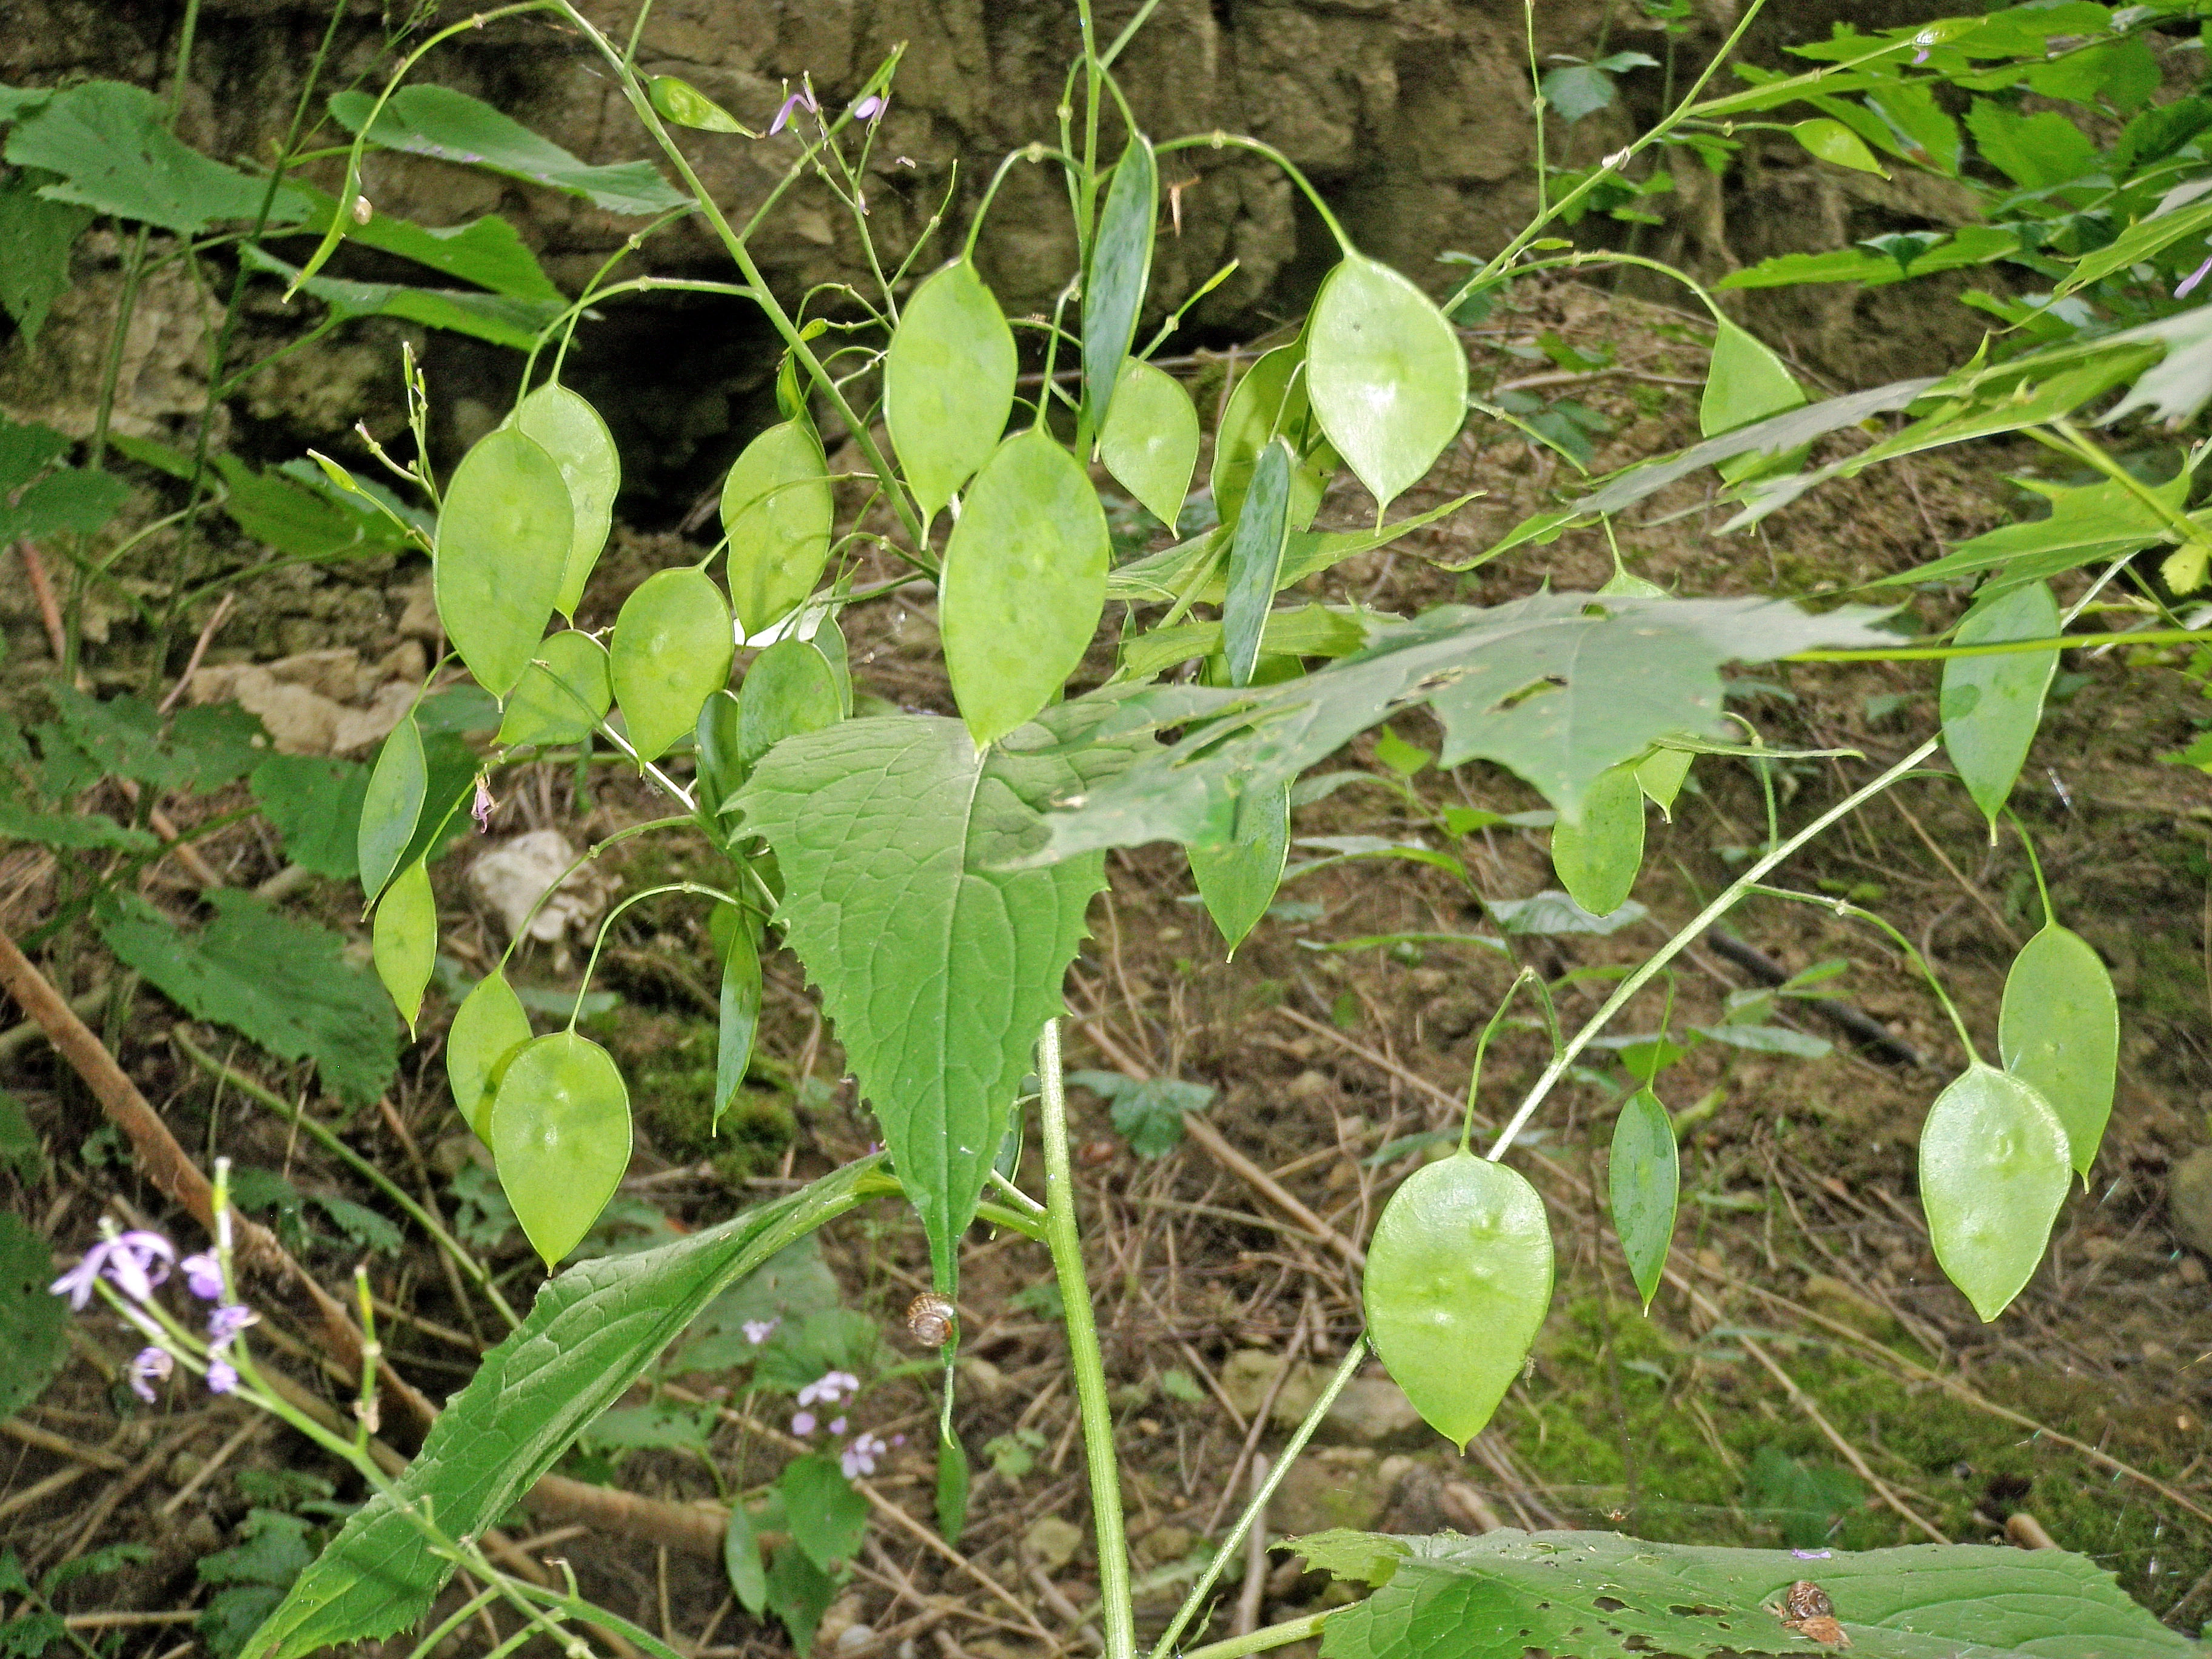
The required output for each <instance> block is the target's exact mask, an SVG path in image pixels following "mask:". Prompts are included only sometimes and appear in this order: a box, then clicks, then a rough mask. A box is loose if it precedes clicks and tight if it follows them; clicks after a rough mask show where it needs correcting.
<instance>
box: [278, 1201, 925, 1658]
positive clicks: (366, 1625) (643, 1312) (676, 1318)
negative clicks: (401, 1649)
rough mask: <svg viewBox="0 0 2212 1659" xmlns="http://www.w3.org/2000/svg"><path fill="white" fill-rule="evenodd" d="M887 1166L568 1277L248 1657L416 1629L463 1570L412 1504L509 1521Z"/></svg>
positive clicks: (449, 1524)
mask: <svg viewBox="0 0 2212 1659" xmlns="http://www.w3.org/2000/svg"><path fill="white" fill-rule="evenodd" d="M881 1162H882V1160H881V1159H880V1158H863V1159H861V1160H860V1162H859V1163H856V1164H847V1165H846V1166H845V1167H844V1168H843V1169H842V1170H836V1171H834V1172H833V1173H831V1174H829V1175H827V1176H823V1178H822V1179H821V1180H819V1181H817V1182H814V1184H813V1185H811V1187H807V1188H804V1189H803V1190H801V1191H799V1192H797V1193H793V1194H792V1195H791V1196H790V1197H788V1198H786V1199H781V1200H778V1201H776V1202H775V1203H774V1204H770V1205H767V1206H763V1207H762V1208H760V1209H757V1210H754V1211H751V1212H748V1213H746V1214H744V1215H741V1216H738V1217H736V1218H733V1219H732V1220H729V1221H726V1222H724V1223H722V1224H721V1225H720V1226H718V1227H714V1228H710V1229H708V1230H707V1231H702V1232H698V1233H694V1234H692V1235H691V1236H690V1237H688V1238H683V1239H679V1240H678V1241H677V1242H676V1243H673V1244H666V1245H663V1246H662V1247H660V1248H659V1249H654V1250H646V1251H641V1252H638V1253H635V1254H633V1255H617V1256H600V1257H595V1258H593V1259H592V1260H591V1261H585V1262H582V1263H580V1264H579V1265H578V1266H576V1267H573V1268H571V1269H569V1270H568V1272H567V1273H563V1274H562V1275H561V1276H560V1277H559V1278H558V1279H555V1280H553V1282H552V1283H551V1284H550V1285H547V1286H546V1287H545V1288H544V1290H543V1291H539V1292H538V1299H537V1301H536V1302H535V1303H533V1304H532V1306H531V1310H530V1316H529V1317H528V1318H526V1319H525V1320H524V1321H523V1322H522V1324H521V1327H520V1328H519V1329H517V1330H516V1331H515V1333H514V1334H513V1335H512V1336H510V1337H508V1338H507V1340H505V1341H504V1342H502V1343H501V1344H500V1345H499V1346H497V1347H495V1348H494V1349H493V1350H492V1351H491V1352H489V1353H488V1354H486V1355H485V1356H484V1360H483V1366H482V1367H481V1368H480V1369H479V1370H477V1374H476V1376H475V1378H474V1379H473V1380H472V1381H471V1383H469V1385H468V1387H467V1388H465V1389H463V1390H462V1391H461V1392H460V1393H459V1395H455V1396H454V1397H453V1400H452V1401H449V1402H448V1403H447V1407H446V1410H445V1413H444V1414H443V1415H441V1417H440V1418H439V1419H438V1421H437V1422H436V1424H435V1425H433V1426H432V1428H431V1430H430V1436H429V1438H428V1439H427V1440H426V1441H424V1442H423V1444H422V1452H421V1454H420V1455H417V1456H416V1459H415V1462H414V1463H413V1464H412V1465H411V1466H410V1468H408V1470H407V1472H406V1474H404V1475H402V1476H401V1477H400V1479H399V1480H398V1485H397V1487H396V1489H395V1491H394V1492H393V1494H392V1497H391V1498H382V1497H380V1498H373V1499H371V1500H370V1502H368V1504H364V1505H363V1506H362V1509H361V1510H358V1511H357V1512H356V1514H355V1515H354V1516H353V1518H352V1519H351V1520H349V1521H348V1522H346V1525H345V1529H344V1530H343V1532H341V1533H340V1534H338V1536H337V1538H336V1539H335V1540H333V1541H331V1546H330V1547H329V1548H328V1549H326V1550H325V1551H324V1552H323V1554H322V1557H321V1559H319V1560H318V1561H317V1562H316V1563H315V1564H314V1565H313V1566H312V1567H310V1568H308V1569H307V1571H306V1572H304V1573H302V1574H301V1576H300V1579H299V1582H298V1583H295V1584H294V1585H293V1587H292V1589H291V1593H290V1594H289V1595H287V1596H286V1597H285V1598H284V1601H283V1605H282V1606H281V1607H278V1608H277V1609H276V1612H275V1613H272V1614H271V1615H270V1618H269V1620H268V1621H267V1622H266V1623H265V1624H264V1625H263V1626H261V1628H260V1629H259V1630H258V1631H257V1632H254V1635H253V1638H252V1640H251V1641H250V1642H248V1643H247V1644H246V1649H245V1655H246V1659H295V1656H301V1655H306V1654H310V1653H315V1652H318V1651H320V1650H324V1649H326V1648H329V1647H331V1646H333V1645H335V1644H338V1643H342V1642H351V1641H358V1640H362V1639H365V1638H375V1637H380V1636H388V1635H390V1634H391V1633H392V1632H394V1631H398V1630H401V1629H404V1628H405V1627H406V1626H409V1625H410V1624H412V1623H414V1621H415V1620H416V1619H418V1618H420V1617H421V1616H422V1614H423V1613H425V1612H427V1611H428V1608H429V1606H430V1603H431V1601H432V1599H433V1598H434V1597H435V1595H437V1593H438V1589H439V1588H440V1587H441V1585H442V1584H444V1583H445V1582H446V1580H447V1577H449V1576H450V1575H451V1574H452V1572H453V1566H452V1565H451V1564H450V1563H448V1562H447V1561H444V1560H441V1559H439V1558H438V1557H437V1556H436V1555H435V1554H434V1553H432V1551H431V1547H430V1545H429V1543H428V1541H427V1540H426V1539H424V1537H423V1536H422V1534H421V1533H420V1532H418V1531H416V1528H415V1527H414V1526H413V1525H412V1524H411V1523H410V1522H409V1521H408V1520H407V1518H406V1517H405V1516H404V1515H402V1514H400V1513H398V1505H399V1504H423V1503H425V1502H427V1503H428V1505H429V1506H430V1508H431V1510H432V1512H433V1513H434V1514H435V1516H436V1517H437V1522H438V1525H439V1526H440V1527H441V1528H443V1529H444V1530H445V1531H446V1532H447V1534H448V1535H453V1534H459V1535H462V1536H467V1537H473V1536H474V1535H476V1534H477V1533H479V1532H481V1531H482V1530H483V1528H486V1527H489V1526H492V1525H495V1524H496V1523H497V1522H498V1521H499V1518H500V1517H501V1516H502V1515H504V1514H505V1513H506V1512H507V1509H508V1508H509V1506H510V1505H512V1504H513V1503H514V1501H515V1499H516V1498H520V1497H521V1496H522V1495H523V1494H524V1493H525V1492H527V1491H528V1490H529V1488H530V1486H531V1485H532V1482H534V1481H535V1480H537V1479H538V1476H539V1475H541V1474H544V1473H545V1471H546V1470H547V1469H549V1468H551V1467H552V1465H553V1462H554V1460H555V1459H556V1458H557V1457H559V1456H560V1455H561V1454H562V1452H563V1451H564V1450H566V1449H568V1445H569V1444H570V1443H571V1442H573V1441H574V1439H575V1437H576V1436H577V1435H578V1434H579V1433H580V1432H581V1431H583V1430H584V1428H585V1427H586V1426H587V1425H589V1424H590V1423H591V1422H592V1419H594V1418H596V1417H597V1416H599V1413H601V1412H603V1411H605V1409H606V1408H607V1407H609V1406H611V1405H612V1404H613V1403H614V1402H615V1401H617V1399H619V1398H620V1397H621V1396H622V1395H623V1391H624V1390H626V1389H629V1386H630V1384H631V1383H635V1381H636V1380H637V1379H638V1377H639V1376H641V1375H642V1374H643V1372H644V1370H645V1368H646V1367H647V1365H649V1364H652V1363H653V1358H654V1356H656V1355H657V1354H659V1352H660V1351H661V1350H662V1349H663V1348H665V1347H666V1346H668V1344H669V1343H670V1342H671V1341H673V1340H675V1339H676V1337H677V1336H678V1334H680V1333H681V1332H682V1331H683V1329H684V1327H685V1326H686V1325H688V1324H690V1322H691V1321H692V1319H693V1318H694V1317H695V1316H696V1315H697V1314H698V1313H699V1312H700V1310H702V1309H703V1308H705V1307H706V1305H707V1304H708V1303H710V1302H712V1301H713V1300H714V1298H715V1297H717V1296H719V1295H720V1294H721V1293H722V1292H723V1291H725V1290H726V1289H728V1288H729V1286H730V1285H733V1284H735V1283H736V1282H737V1281H738V1279H742V1278H743V1277H744V1275H745V1274H747V1273H750V1272H751V1271H752V1270H753V1269H754V1268H756V1267H759V1266H760V1265H761V1264H762V1263H763V1262H764V1261H767V1260H768V1259H769V1257H770V1256H772V1255H775V1253H776V1252H777V1251H778V1250H781V1249H783V1248H784V1247H785V1246H787V1245H788V1244H791V1243H793V1242H795V1241H796V1240H798V1239H799V1238H802V1237H805V1236H806V1235H807V1234H808V1233H810V1232H811V1231H814V1229H816V1228H817V1227H819V1226H821V1225H823V1223H824V1222H827V1221H829V1220H831V1219H834V1218H836V1217H837V1216H840V1215H842V1214H843V1213H844V1212H846V1211H847V1210H849V1209H851V1208H852V1207H853V1206H854V1205H855V1204H857V1203H859V1202H860V1201H861V1200H863V1199H864V1198H866V1197H867V1196H870V1195H872V1192H873V1191H881V1190H883V1188H884V1182H883V1180H882V1177H881V1175H880V1173H879V1170H880V1164H881Z"/></svg>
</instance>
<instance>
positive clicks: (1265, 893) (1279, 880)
mask: <svg viewBox="0 0 2212 1659" xmlns="http://www.w3.org/2000/svg"><path fill="white" fill-rule="evenodd" d="M1290 851H1291V786H1290V785H1289V784H1287V783H1286V784H1285V785H1283V787H1281V788H1280V789H1279V790H1275V791H1271V792H1270V793H1268V795H1267V798H1266V799H1261V800H1247V801H1245V802H1244V803H1243V805H1242V807H1241V808H1240V809H1239V811H1238V813H1237V839H1236V840H1235V841H1233V842H1229V843H1227V844H1226V845H1225V846H1221V847H1193V848H1190V849H1189V855H1190V873H1191V875H1192V876H1193V878H1195V879H1196V881H1197V883H1198V896H1200V898H1202V899H1204V900H1205V901H1206V915H1209V916H1212V918H1213V925H1214V926H1215V927H1218V928H1219V929H1220V930H1221V937H1222V939H1224V940H1225V941H1226V942H1227V944H1228V946H1229V954H1230V956H1231V957H1235V956H1236V954H1237V946H1238V945H1242V944H1243V942H1244V936H1245V934H1247V933H1250V932H1251V931H1252V929H1253V928H1254V927H1256V926H1258V924H1259V921H1260V918H1261V916H1264V915H1267V907H1268V906H1269V905H1271V904H1273V902H1275V890H1276V889H1277V888H1278V887H1280V886H1281V885H1282V884H1283V866H1284V864H1285V861H1286V860H1288V858H1289V856H1290Z"/></svg>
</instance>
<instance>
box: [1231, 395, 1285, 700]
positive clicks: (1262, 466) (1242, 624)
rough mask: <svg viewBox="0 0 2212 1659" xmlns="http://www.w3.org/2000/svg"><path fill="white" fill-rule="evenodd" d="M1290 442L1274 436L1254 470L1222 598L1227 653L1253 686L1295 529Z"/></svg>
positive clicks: (1237, 678)
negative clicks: (1291, 536) (1269, 617)
mask: <svg viewBox="0 0 2212 1659" xmlns="http://www.w3.org/2000/svg"><path fill="white" fill-rule="evenodd" d="M1294 467H1295V462H1294V461H1293V459H1292V458H1291V446H1290V441H1289V440H1287V439H1285V438H1273V439H1270V440H1269V441H1268V442H1267V447H1266V448H1265V449H1263V450H1261V452H1260V459H1259V461H1258V463H1257V464H1256V465H1255V466H1254V467H1253V469H1252V483H1251V487H1250V488H1249V489H1247V490H1246V491H1245V492H1244V500H1243V504H1242V505H1241V506H1240V507H1239V508H1238V509H1237V527H1236V530H1235V531H1234V532H1232V533H1231V536H1230V538H1229V569H1228V571H1227V573H1226V574H1225V578H1224V580H1225V592H1224V596H1223V599H1222V601H1221V655H1222V660H1223V662H1224V664H1225V665H1226V667H1227V668H1228V670H1229V683H1230V684H1231V685H1249V684H1251V683H1252V671H1253V669H1254V668H1255V666H1256V665H1258V663H1259V660H1260V641H1261V635H1264V634H1265V633H1266V632H1267V613H1268V611H1270V610H1271V609H1272V608H1273V605H1274V603H1275V588H1276V585H1277V582H1278V580H1279V578H1280V577H1281V575H1282V572H1283V549H1284V547H1285V545H1286V544H1288V541H1289V538H1290V532H1291V521H1290V511H1291V472H1292V471H1293V470H1294Z"/></svg>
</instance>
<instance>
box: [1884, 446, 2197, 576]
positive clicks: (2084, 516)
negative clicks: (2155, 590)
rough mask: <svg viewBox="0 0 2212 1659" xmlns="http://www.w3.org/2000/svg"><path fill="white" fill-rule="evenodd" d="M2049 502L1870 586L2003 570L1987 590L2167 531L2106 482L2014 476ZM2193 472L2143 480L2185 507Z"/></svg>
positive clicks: (2117, 554)
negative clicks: (2033, 515) (2041, 510)
mask: <svg viewBox="0 0 2212 1659" xmlns="http://www.w3.org/2000/svg"><path fill="white" fill-rule="evenodd" d="M2015 483H2019V484H2020V485H2021V487H2023V488H2024V489H2032V490H2033V491H2035V493H2036V494H2037V495H2041V496H2043V497H2045V499H2046V500H2048V501H2050V503H2051V511H2050V512H2049V513H2047V514H2046V515H2045V517H2043V518H2040V519H2032V520H2028V521H2027V523H2025V524H2007V525H1999V526H1997V527H1996V529H1995V530H1985V531H1984V532H1982V533H1981V534H1980V535H1978V536H1974V537H1972V538H1968V539H1967V540H1966V541H1963V542H1960V544H1958V545H1957V546H1956V547H1954V548H1953V549H1952V550H1950V551H1949V552H1948V553H1947V554H1945V555H1944V556H1942V558H1940V559H1934V560H1931V561H1929V562H1928V563H1926V564H1922V565H1915V566H1914V567H1913V568H1911V569H1910V570H1905V571H1900V572H1899V573H1898V574H1896V575H1894V576H1883V577H1881V578H1880V579H1878V580H1875V582H1873V583H1870V584H1869V586H1875V587H1886V586H1897V585H1899V584H1902V583H1906V582H1944V581H1956V580H1958V579H1959V578H1960V577H1962V576H1971V575H1972V574H1975V573H1976V572H1978V571H1983V570H2002V573H2003V574H2002V575H2000V576H1996V577H1994V578H1992V579H1991V580H1990V590H1991V591H1992V592H1994V591H1996V590H1997V589H2000V588H2005V587H2013V586H2018V585H2020V584H2021V583H2022V582H2027V581H2040V580H2043V579H2044V578H2045V577H2047V576H2055V575H2057V574H2059V573H2060V572H2061V571H2064V570H2071V569H2073V568H2075V566H2076V565H2083V564H2088V563H2091V562H2093V561H2095V560H2099V559H2118V558H2124V557H2125V556H2127V555H2129V554H2130V553H2133V552H2135V551H2136V550H2137V549H2139V548H2144V547H2148V546H2149V545H2150V544H2152V543H2153V542H2154V541H2156V540H2158V539H2159V538H2160V536H2161V535H2162V534H2163V533H2164V532H2165V531H2166V519H2165V517H2164V515H2163V514H2161V513H2160V512H2159V511H2158V509H2157V507H2154V506H2153V505H2152V504H2151V502H2150V501H2145V500H2143V498H2142V496H2141V495H2138V494H2136V491H2134V490H2132V489H2128V488H2127V487H2126V486H2125V485H2124V484H2120V483H2113V482H2112V481H2111V480H2109V479H2108V480H2106V481H2104V482H2101V483H2093V484H2058V483H2051V482H2050V481H2049V480H2047V479H2043V478H2027V477H2023V478H2019V479H2016V480H2015ZM2190 483H2191V477H2190V475H2189V474H2188V473H2186V472H2177V473H2176V474H2175V475H2174V476H2173V477H2171V478H2169V479H2168V480H2166V483H2162V484H2154V485H2150V486H2147V488H2148V492H2149V494H2150V495H2151V496H2152V498H2153V500H2154V501H2161V502H2163V503H2164V504H2165V505H2166V506H2167V507H2171V508H2172V509H2173V510H2174V511H2175V512H2179V511H2180V510H2181V509H2182V508H2183V507H2185V506H2186V505H2187V503H2188V500H2189V486H2190Z"/></svg>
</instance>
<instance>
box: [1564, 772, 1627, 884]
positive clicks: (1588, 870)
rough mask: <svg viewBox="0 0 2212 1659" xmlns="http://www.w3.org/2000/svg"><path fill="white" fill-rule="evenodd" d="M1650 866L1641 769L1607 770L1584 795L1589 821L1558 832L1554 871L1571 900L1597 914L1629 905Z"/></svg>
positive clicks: (1584, 817)
mask: <svg viewBox="0 0 2212 1659" xmlns="http://www.w3.org/2000/svg"><path fill="white" fill-rule="evenodd" d="M1643 865H1644V790H1643V787H1642V786H1641V785H1639V784H1638V781H1637V776H1636V768H1635V767H1633V766H1615V767H1612V768H1610V769H1607V770H1606V771H1603V772H1601V773H1599V774H1598V775H1597V776H1596V777H1595V779H1593V780H1592V781H1591V782H1590V786H1589V788H1588V789H1587V790H1585V791H1584V792H1583V821H1582V822H1581V823H1568V822H1567V820H1566V819H1565V818H1564V817H1563V818H1561V819H1560V820H1559V823H1556V824H1554V825H1553V829H1552V867H1553V869H1554V870H1556V871H1557V872H1559V885H1561V886H1562V887H1564V888H1565V889H1566V890H1567V896H1568V897H1569V898H1571V899H1572V900H1574V902H1576V903H1577V904H1579V905H1581V906H1582V907H1583V909H1585V910H1587V911H1589V913H1590V915H1594V916H1609V915H1612V914H1613V912H1614V911H1615V910H1618V909H1619V908H1620V907H1621V906H1622V905H1624V904H1626V903H1627V902H1628V893H1629V890H1630V889H1631V888H1632V887H1633V886H1635V884H1636V872H1638V870H1639V869H1641V868H1642V867H1643Z"/></svg>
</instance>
